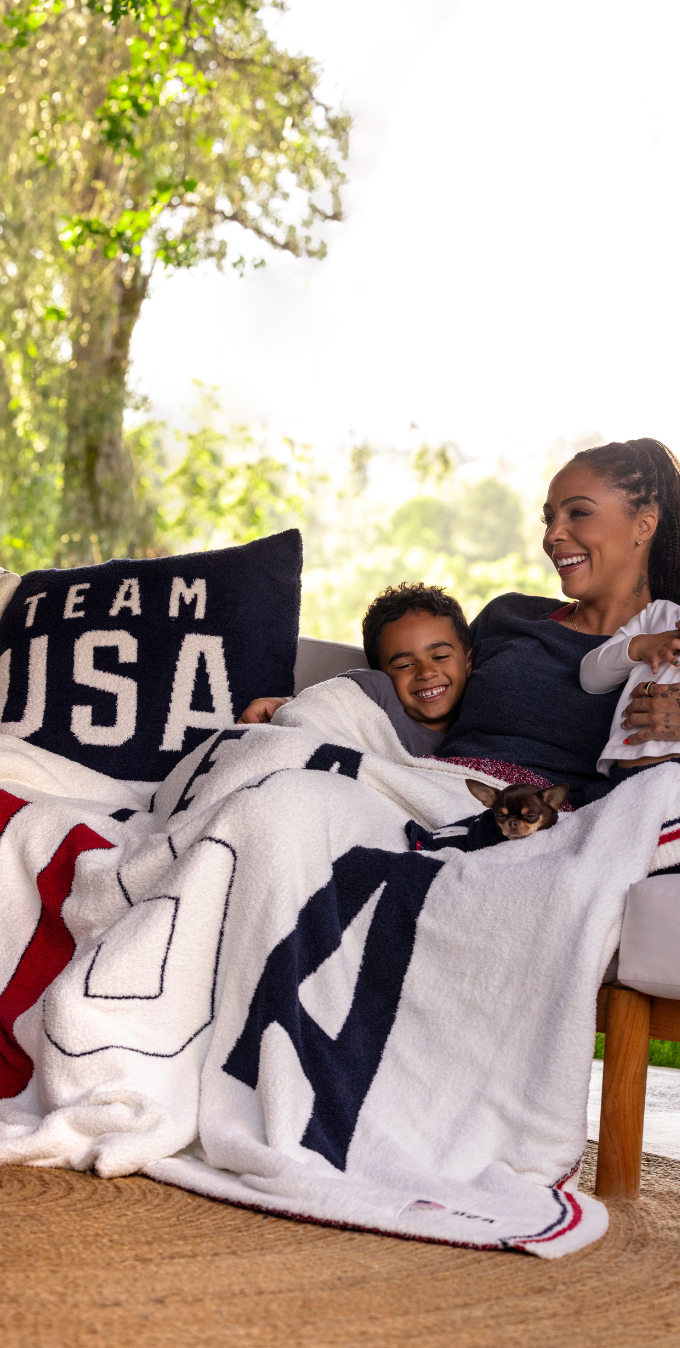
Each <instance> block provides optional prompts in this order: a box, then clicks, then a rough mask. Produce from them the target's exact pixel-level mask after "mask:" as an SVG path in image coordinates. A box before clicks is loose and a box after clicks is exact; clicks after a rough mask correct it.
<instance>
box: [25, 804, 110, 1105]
mask: <svg viewBox="0 0 680 1348" xmlns="http://www.w3.org/2000/svg"><path fill="white" fill-rule="evenodd" d="M7 794H8V793H7V792H5V791H3V792H0V797H5V796H6V795H7ZM11 799H16V797H12V798H11ZM25 804H27V802H26V801H21V802H17V805H16V809H15V810H14V811H12V813H16V810H18V809H20V808H21V806H22V805H25ZM4 807H5V801H4V799H2V800H0V820H1V818H2V814H1V810H2V808H4ZM9 818H11V816H8V819H9ZM6 822H7V821H6ZM113 845H114V844H113V843H111V842H108V841H107V839H106V838H101V837H100V836H99V834H98V833H94V832H93V831H92V829H91V828H88V826H87V824H76V826H75V828H72V829H71V830H70V832H69V833H67V834H66V837H65V838H64V840H63V842H61V843H60V844H59V846H58V848H57V850H56V852H55V854H54V856H53V857H52V860H51V861H49V862H48V864H47V866H46V867H45V869H44V870H42V871H41V872H40V874H39V876H38V878H37V881H36V883H37V886H38V893H39V895H40V898H41V900H42V911H41V914H40V918H39V919H38V925H37V927H36V929H35V931H34V933H33V935H32V937H31V939H30V941H29V943H28V945H27V946H26V949H25V950H24V953H23V955H22V956H21V959H20V960H19V963H18V964H17V967H16V969H15V970H14V973H13V974H12V977H11V978H10V981H9V983H8V984H7V987H6V988H5V990H4V992H3V993H2V995H1V996H0V1097H3V1098H7V1097H8V1096H14V1095H20V1094H21V1092H22V1091H23V1090H25V1089H26V1086H27V1085H28V1083H29V1081H30V1079H31V1076H32V1074H33V1063H32V1061H31V1059H30V1058H29V1056H28V1054H27V1053H25V1052H24V1050H23V1048H22V1047H21V1045H20V1044H18V1043H17V1041H16V1039H15V1037H14V1022H15V1021H16V1020H17V1018H18V1017H19V1016H21V1015H23V1013H24V1011H28V1008H29V1006H33V1005H34V1003H35V1002H37V1000H38V998H39V997H42V994H43V992H44V991H45V989H46V988H47V987H49V985H50V983H51V982H52V980H53V979H54V978H56V977H57V974H60V973H61V971H62V969H65V968H66V965H67V964H68V962H69V960H70V958H71V956H72V954H73V951H74V949H75V943H74V940H73V937H72V936H71V933H70V931H69V929H68V927H67V926H66V923H65V922H64V919H63V917H62V915H61V909H62V905H63V903H64V900H65V899H67V898H68V896H69V894H70V893H71V889H72V888H73V877H74V874H75V869H76V861H77V860H78V857H79V856H80V853H81V852H89V851H91V850H92V849H94V848H97V847H113Z"/></svg>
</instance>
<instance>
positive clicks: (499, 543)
mask: <svg viewBox="0 0 680 1348" xmlns="http://www.w3.org/2000/svg"><path fill="white" fill-rule="evenodd" d="M522 525H523V520H522V503H521V501H520V500H519V497H518V496H517V493H516V492H514V491H512V490H511V488H510V487H508V486H506V484H505V483H504V482H499V481H498V479H497V478H493V477H487V478H484V479H483V480H482V481H481V482H475V483H473V484H470V485H467V486H465V487H462V488H460V489H459V490H458V491H455V492H454V494H453V495H452V497H451V498H450V499H448V500H446V499H442V498H441V497H435V496H416V497H414V498H413V499H412V500H411V501H407V502H405V504H404V505H402V506H400V507H399V509H398V510H396V511H395V513H394V514H393V516H392V518H391V520H390V522H389V524H388V525H387V527H386V528H385V530H384V532H383V537H384V540H385V542H386V543H387V542H388V541H391V542H392V544H397V545H398V546H399V547H401V548H403V549H406V550H408V549H409V548H416V547H420V548H426V549H427V550H428V551H432V552H446V553H450V554H452V555H453V554H457V553H460V554H461V555H462V556H464V557H467V558H469V559H470V561H481V560H482V559H483V560H484V561H489V562H493V561H496V560H498V559H499V558H501V557H507V556H508V554H509V553H520V554H521V553H522V552H523V549H524V539H523V529H522Z"/></svg>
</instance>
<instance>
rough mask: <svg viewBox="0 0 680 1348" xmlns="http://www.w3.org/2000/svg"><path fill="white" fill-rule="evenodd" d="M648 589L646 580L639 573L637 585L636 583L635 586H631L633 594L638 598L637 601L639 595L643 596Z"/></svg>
mask: <svg viewBox="0 0 680 1348" xmlns="http://www.w3.org/2000/svg"><path fill="white" fill-rule="evenodd" d="M648 589H649V585H648V583H647V580H646V579H645V576H644V573H643V572H642V571H641V572H640V575H639V576H638V583H637V585H634V586H633V594H635V595H637V597H638V599H639V597H640V595H641V594H644V592H645V590H648Z"/></svg>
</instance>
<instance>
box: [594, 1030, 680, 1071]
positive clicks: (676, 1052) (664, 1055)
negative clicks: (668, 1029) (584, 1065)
mask: <svg viewBox="0 0 680 1348" xmlns="http://www.w3.org/2000/svg"><path fill="white" fill-rule="evenodd" d="M593 1057H594V1058H604V1035H603V1034H596V1035H595V1052H594V1054H593ZM649 1064H650V1066H651V1067H680V1044H674V1043H672V1042H671V1041H670V1040H668V1039H650V1041H649Z"/></svg>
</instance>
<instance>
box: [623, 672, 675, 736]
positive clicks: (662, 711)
mask: <svg viewBox="0 0 680 1348" xmlns="http://www.w3.org/2000/svg"><path fill="white" fill-rule="evenodd" d="M646 687H647V685H646V684H644V683H639V684H638V686H637V688H634V689H633V695H632V697H631V700H630V702H629V703H628V706H627V707H626V710H625V713H624V718H623V721H622V723H621V724H622V725H623V728H624V730H630V731H631V732H632V731H634V732H635V733H634V734H633V733H631V734H630V735H629V736H628V743H629V744H645V743H646V742H647V740H676V741H680V683H652V684H650V687H649V693H648V694H647V693H645V692H644V689H645V688H646Z"/></svg>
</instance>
